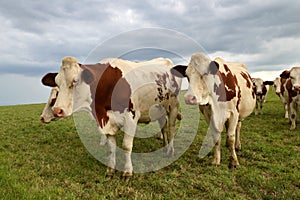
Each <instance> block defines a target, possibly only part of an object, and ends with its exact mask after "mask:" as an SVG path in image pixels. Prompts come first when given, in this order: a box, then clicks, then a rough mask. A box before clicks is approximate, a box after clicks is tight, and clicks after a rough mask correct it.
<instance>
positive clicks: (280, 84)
mask: <svg viewBox="0 0 300 200" xmlns="http://www.w3.org/2000/svg"><path fill="white" fill-rule="evenodd" d="M283 73H284V72H283ZM286 80H287V79H286V78H283V77H276V78H275V80H274V81H273V82H274V84H273V87H274V90H275V93H276V95H277V96H279V98H280V101H281V102H282V104H283V106H284V111H285V114H284V117H285V118H286V119H288V118H289V112H288V91H287V90H286Z"/></svg>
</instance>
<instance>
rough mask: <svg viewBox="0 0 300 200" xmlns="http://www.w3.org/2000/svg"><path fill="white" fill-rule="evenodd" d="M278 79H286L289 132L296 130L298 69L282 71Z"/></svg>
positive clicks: (299, 94)
mask: <svg viewBox="0 0 300 200" xmlns="http://www.w3.org/2000/svg"><path fill="white" fill-rule="evenodd" d="M280 77H282V78H285V79H287V80H286V84H285V88H286V90H287V91H288V97H289V99H288V110H289V120H290V122H291V127H290V130H295V129H296V123H297V120H298V115H299V114H298V108H299V105H300V67H298V66H297V67H293V68H292V69H291V70H289V71H284V72H283V73H282V74H281V75H280Z"/></svg>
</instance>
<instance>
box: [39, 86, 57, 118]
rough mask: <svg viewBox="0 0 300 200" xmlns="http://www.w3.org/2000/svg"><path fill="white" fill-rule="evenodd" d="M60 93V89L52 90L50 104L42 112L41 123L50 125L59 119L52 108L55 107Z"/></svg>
mask: <svg viewBox="0 0 300 200" xmlns="http://www.w3.org/2000/svg"><path fill="white" fill-rule="evenodd" d="M58 92H59V89H58V87H53V88H52V89H51V92H50V97H49V99H48V102H47V103H46V105H45V107H44V110H43V112H42V114H41V116H40V120H41V122H43V123H49V122H50V121H52V120H55V119H57V118H56V117H54V115H53V111H52V107H53V105H54V104H55V102H56V98H57V96H58Z"/></svg>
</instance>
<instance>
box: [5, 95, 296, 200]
mask: <svg viewBox="0 0 300 200" xmlns="http://www.w3.org/2000/svg"><path fill="white" fill-rule="evenodd" d="M43 106H44V105H43V104H39V105H21V106H8V107H6V106H5V107H0V199H299V198H300V125H298V127H297V128H296V130H295V131H290V130H289V124H288V121H287V120H286V119H284V118H283V116H284V112H283V106H282V105H281V103H280V101H279V98H278V97H277V96H275V94H274V91H270V93H269V96H268V98H267V102H266V104H265V106H264V108H263V109H264V114H263V115H259V116H254V115H251V116H250V117H248V118H247V119H246V120H245V121H244V122H243V125H242V130H241V140H242V150H241V151H240V152H238V158H239V161H240V164H241V166H240V167H239V168H237V169H228V157H229V151H228V150H227V148H225V145H224V144H225V139H224V138H225V137H224V134H223V136H222V139H223V141H222V144H223V146H222V163H221V166H218V167H215V166H212V165H211V164H210V163H211V161H212V153H210V154H209V155H208V156H206V157H205V158H203V159H200V158H199V157H198V153H199V149H200V146H201V144H202V141H203V139H204V136H205V134H206V130H207V125H206V123H205V121H204V119H203V117H201V120H200V122H199V128H198V133H197V135H196V138H195V139H194V141H193V143H192V144H191V146H190V147H189V149H188V150H187V151H186V152H185V153H184V154H183V156H181V157H180V158H179V159H178V160H177V161H176V162H174V163H172V164H171V165H169V166H167V167H165V168H163V169H161V170H158V171H156V172H155V173H142V174H135V175H134V176H133V178H132V180H131V181H130V182H129V183H128V184H126V183H125V182H123V181H122V180H121V179H120V175H121V172H117V174H116V175H115V176H114V177H113V178H112V179H111V180H107V179H106V178H105V171H106V166H104V165H103V164H102V163H101V162H99V161H98V160H97V159H95V158H94V157H93V156H92V155H91V154H90V153H89V152H88V151H87V150H86V148H85V147H84V145H83V144H82V142H81V140H80V138H79V136H78V134H77V132H76V129H75V126H74V122H73V119H72V118H68V119H65V120H61V121H57V122H53V123H50V124H42V123H40V122H39V115H40V113H41V111H42V109H43ZM186 108H187V109H191V107H187V106H186V105H184V104H182V109H186ZM193 109H195V108H193ZM184 117H191V116H184ZM191 121H192V119H191ZM194 123H196V122H194ZM160 147H161V141H158V140H156V139H154V138H148V139H137V140H135V143H134V149H135V151H137V152H149V151H151V150H153V149H158V148H160Z"/></svg>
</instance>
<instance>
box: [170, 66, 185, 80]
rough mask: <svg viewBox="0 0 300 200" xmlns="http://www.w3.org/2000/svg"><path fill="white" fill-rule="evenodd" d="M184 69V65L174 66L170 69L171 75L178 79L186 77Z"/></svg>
mask: <svg viewBox="0 0 300 200" xmlns="http://www.w3.org/2000/svg"><path fill="white" fill-rule="evenodd" d="M186 68H187V66H186V65H176V66H175V67H173V68H172V69H171V74H173V75H174V76H177V77H180V78H183V77H187V76H186V73H185V71H186Z"/></svg>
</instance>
